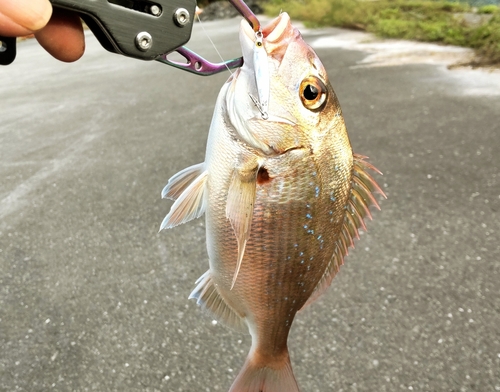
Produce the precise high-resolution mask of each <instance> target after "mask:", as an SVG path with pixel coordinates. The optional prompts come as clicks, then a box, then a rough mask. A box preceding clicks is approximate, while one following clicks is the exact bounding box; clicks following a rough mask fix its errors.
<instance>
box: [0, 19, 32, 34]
mask: <svg viewBox="0 0 500 392" xmlns="http://www.w3.org/2000/svg"><path fill="white" fill-rule="evenodd" d="M32 33H33V31H31V30H28V29H27V28H26V27H23V26H20V25H18V24H17V23H15V22H14V21H13V20H12V19H10V18H9V17H7V16H5V15H4V14H0V35H3V36H4V37H22V36H24V35H28V34H32Z"/></svg>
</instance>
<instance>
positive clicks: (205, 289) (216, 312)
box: [189, 270, 248, 332]
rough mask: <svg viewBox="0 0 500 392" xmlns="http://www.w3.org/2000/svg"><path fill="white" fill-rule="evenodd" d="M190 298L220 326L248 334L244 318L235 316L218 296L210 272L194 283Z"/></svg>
mask: <svg viewBox="0 0 500 392" xmlns="http://www.w3.org/2000/svg"><path fill="white" fill-rule="evenodd" d="M192 298H195V299H196V303H197V304H198V305H200V306H201V307H202V308H203V309H205V310H207V311H208V312H209V313H210V314H211V315H212V316H213V317H215V318H216V319H217V320H218V321H220V322H221V323H222V324H224V325H226V326H228V327H231V328H233V329H235V330H237V331H241V332H248V327H247V325H246V323H245V320H244V318H243V317H242V316H240V315H239V314H237V313H236V311H235V310H234V309H233V308H232V307H231V306H229V305H228V304H227V302H226V301H224V299H223V298H222V296H221V295H220V293H219V291H218V290H217V287H216V285H215V284H214V282H213V280H212V276H211V274H210V270H208V271H207V272H205V273H204V274H203V275H201V277H200V278H199V279H198V280H197V281H196V287H195V289H194V290H193V291H192V293H191V294H190V295H189V299H192Z"/></svg>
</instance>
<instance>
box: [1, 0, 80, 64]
mask: <svg viewBox="0 0 500 392" xmlns="http://www.w3.org/2000/svg"><path fill="white" fill-rule="evenodd" d="M29 34H35V37H36V39H37V41H38V42H39V43H40V45H41V46H42V47H43V48H44V49H45V50H46V51H47V52H49V53H50V54H51V55H52V56H54V57H55V58H56V59H58V60H61V61H66V62H71V61H76V60H78V59H79V58H80V57H81V56H82V55H83V52H84V50H85V40H84V35H83V28H82V23H81V21H80V18H79V17H78V15H77V14H74V13H72V12H69V11H64V10H59V9H56V10H53V9H52V5H51V4H50V2H49V1H48V0H1V2H0V35H3V36H7V37H21V36H25V35H29Z"/></svg>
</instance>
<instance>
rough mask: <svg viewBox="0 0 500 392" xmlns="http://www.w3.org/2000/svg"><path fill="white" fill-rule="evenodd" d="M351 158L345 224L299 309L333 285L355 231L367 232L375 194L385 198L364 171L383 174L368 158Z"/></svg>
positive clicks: (376, 204)
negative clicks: (329, 255) (319, 274)
mask: <svg viewBox="0 0 500 392" xmlns="http://www.w3.org/2000/svg"><path fill="white" fill-rule="evenodd" d="M353 158H354V160H353V170H352V174H353V175H352V187H351V194H350V196H349V199H348V201H347V205H346V209H345V215H344V222H343V224H342V228H341V230H340V235H339V239H338V240H337V244H336V247H335V251H334V253H333V256H332V258H331V260H330V263H329V264H328V266H327V268H326V270H325V273H324V274H323V277H322V278H321V279H320V281H319V282H318V284H317V286H316V288H315V289H314V291H313V293H312V295H311V297H309V299H308V300H307V302H306V303H305V305H304V306H303V307H302V309H304V308H305V307H307V306H308V305H310V304H311V303H313V302H314V301H315V300H316V299H318V298H319V297H320V296H321V295H322V294H323V293H324V292H325V291H326V289H327V288H328V287H329V286H330V284H331V283H332V280H333V278H334V277H335V275H336V274H337V272H338V271H339V269H340V266H341V265H342V264H344V257H345V256H346V255H347V251H348V248H349V247H354V241H353V239H354V238H359V234H358V229H359V228H363V229H364V230H366V226H365V223H364V219H365V218H366V217H368V218H370V219H371V218H372V216H371V214H370V210H369V207H370V206H371V205H373V206H375V207H376V208H378V209H380V206H379V205H378V203H377V200H376V199H375V197H374V193H375V192H377V193H380V194H381V195H382V196H383V197H384V198H386V195H385V193H384V192H383V191H382V189H380V187H379V186H378V184H377V183H376V182H375V180H374V179H373V177H372V176H370V174H368V172H367V170H368V169H369V170H373V171H375V172H376V173H378V174H382V173H381V172H380V171H379V170H377V169H376V168H375V167H374V166H373V165H372V164H371V163H369V162H367V161H366V159H367V157H365V156H362V155H357V154H353ZM302 309H301V310H302Z"/></svg>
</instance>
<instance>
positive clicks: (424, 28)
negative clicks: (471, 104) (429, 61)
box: [263, 0, 500, 66]
mask: <svg viewBox="0 0 500 392" xmlns="http://www.w3.org/2000/svg"><path fill="white" fill-rule="evenodd" d="M263 5H264V8H265V11H266V13H267V14H269V15H276V14H277V13H279V11H280V10H281V9H283V10H286V11H287V12H288V13H289V14H290V16H291V17H292V18H296V19H299V20H302V21H304V23H305V24H306V25H307V26H309V27H319V26H337V27H345V28H351V29H358V30H364V31H368V32H371V33H374V34H376V35H377V36H379V37H385V38H402V39H409V40H417V41H427V42H437V43H443V44H449V45H458V46H465V47H470V48H473V49H475V50H476V54H477V56H476V59H475V60H474V62H473V63H472V64H471V65H473V66H474V65H476V66H482V65H494V66H500V8H499V7H498V6H496V5H485V6H482V7H479V8H473V7H471V6H470V5H468V4H465V3H456V2H449V1H443V0H436V1H418V0H375V1H374V0H269V1H267V2H264V3H263Z"/></svg>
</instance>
